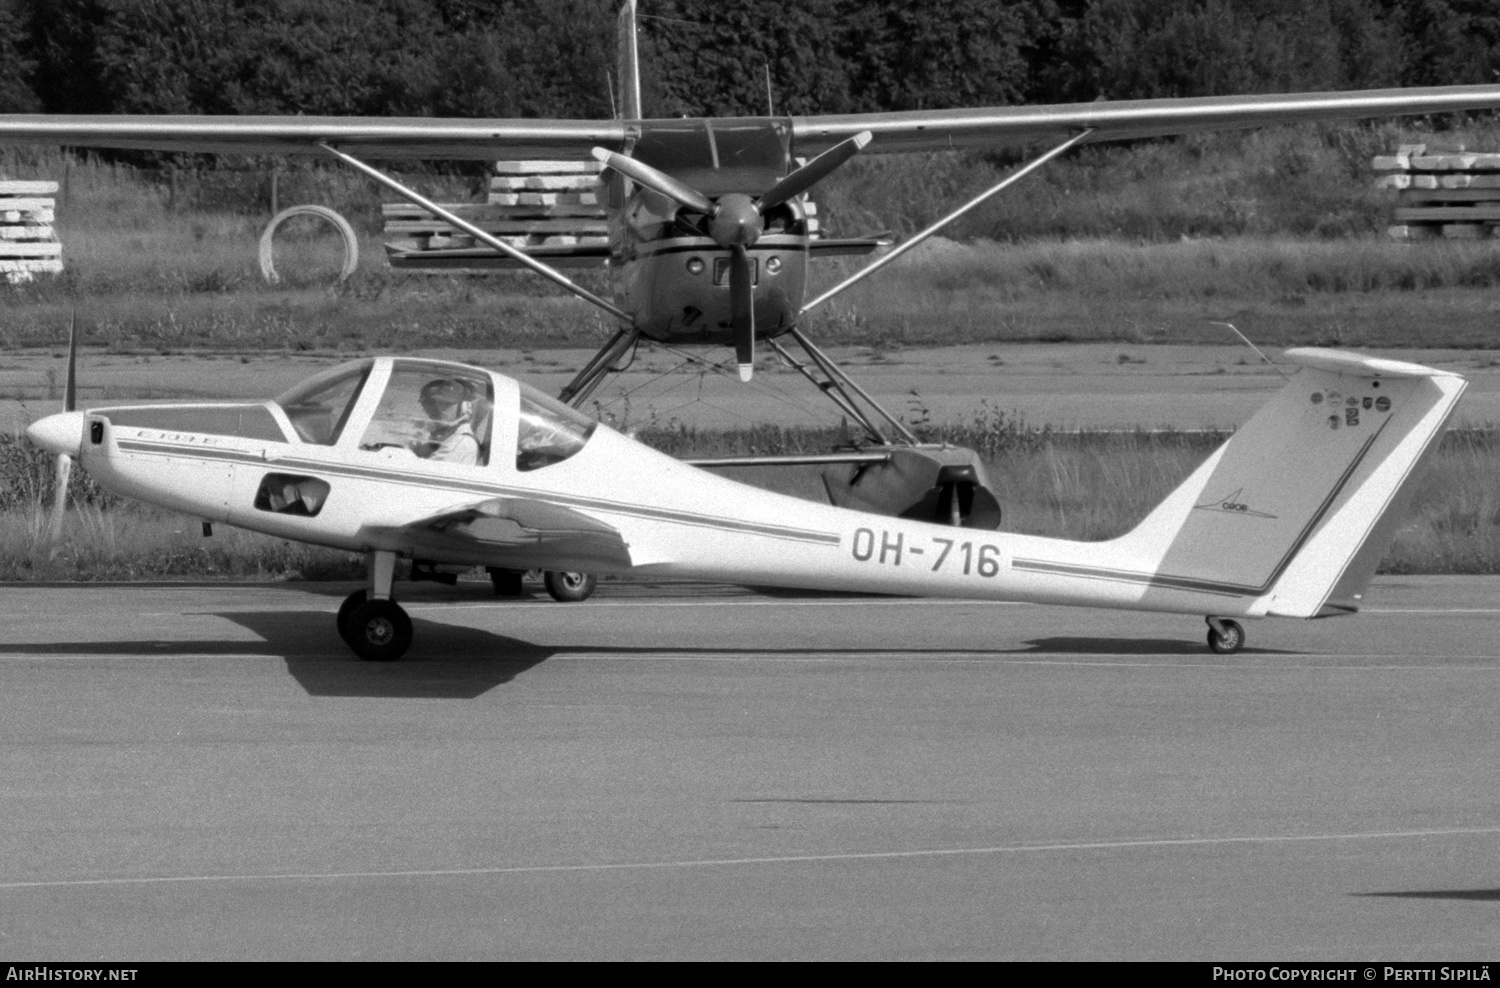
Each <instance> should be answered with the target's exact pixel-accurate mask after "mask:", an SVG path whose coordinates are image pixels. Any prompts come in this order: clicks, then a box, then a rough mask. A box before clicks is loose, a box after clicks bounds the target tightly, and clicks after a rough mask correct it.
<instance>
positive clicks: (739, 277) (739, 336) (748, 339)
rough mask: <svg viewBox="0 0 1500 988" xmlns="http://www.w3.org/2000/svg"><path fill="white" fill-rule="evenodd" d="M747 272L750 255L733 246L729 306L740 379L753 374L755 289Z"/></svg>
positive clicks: (741, 248) (747, 377) (730, 260)
mask: <svg viewBox="0 0 1500 988" xmlns="http://www.w3.org/2000/svg"><path fill="white" fill-rule="evenodd" d="M752 281H753V278H752V276H751V273H750V252H749V251H748V250H746V249H745V248H744V247H743V246H741V245H739V244H736V245H735V246H734V247H733V248H732V256H731V257H730V259H729V306H730V311H731V318H732V319H733V320H734V359H735V363H737V364H739V369H740V380H741V381H748V380H750V375H751V374H753V373H754V372H755V286H754V284H753V283H752Z"/></svg>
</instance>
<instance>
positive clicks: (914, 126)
mask: <svg viewBox="0 0 1500 988" xmlns="http://www.w3.org/2000/svg"><path fill="white" fill-rule="evenodd" d="M1497 107H1500V85H1485V86H1438V87H1426V88H1419V89H1375V90H1362V91H1354V92H1329V93H1287V94H1265V95H1253V96H1207V97H1193V98H1180V99H1153V100H1126V101H1120V102H1109V101H1096V102H1092V103H1063V104H1054V105H1045V106H997V107H979V108H975V109H953V110H914V111H904V112H893V113H853V114H843V115H836V116H807V117H787V118H784V123H785V126H786V127H788V128H789V130H790V134H791V138H792V141H793V144H794V146H795V148H796V151H797V153H799V154H817V153H820V152H822V151H824V150H826V149H828V148H831V147H833V146H835V145H837V144H839V143H841V142H843V141H845V140H848V139H850V138H853V137H855V136H857V135H859V134H861V133H863V132H865V131H869V132H870V133H871V134H872V136H873V139H872V140H871V141H870V143H869V144H868V145H867V146H866V147H865V148H863V150H862V152H861V153H863V154H890V153H904V152H910V151H944V150H952V149H958V148H1001V147H1018V146H1024V145H1028V144H1034V143H1037V142H1042V141H1047V140H1054V139H1055V140H1062V139H1065V138H1067V137H1070V136H1072V135H1075V134H1080V133H1084V132H1087V133H1088V137H1087V138H1086V140H1087V141H1089V142H1098V141H1112V140H1128V139H1134V138H1142V137H1169V136H1172V135H1176V134H1187V133H1193V132H1197V131H1204V130H1222V129H1234V128H1247V127H1261V126H1267V125H1270V124H1280V123H1295V122H1298V121H1306V120H1350V119H1360V118H1367V117H1384V116H1406V115H1426V114H1434V113H1456V112H1464V111H1470V110H1488V109H1495V108H1497ZM747 119H751V118H747ZM733 122H734V118H715V119H714V125H715V126H716V127H717V126H721V125H732V124H733ZM683 126H684V121H683V120H679V119H670V120H667V119H663V120H651V119H645V120H464V119H453V118H418V117H409V118H393V117H303V116H285V117H248V116H247V117H227V116H73V115H66V114H0V144H47V145H61V146H69V147H90V148H119V149H125V150H153V151H178V152H195V153H197V152H201V153H211V154H317V153H322V146H323V145H331V146H334V147H338V148H341V149H343V150H344V151H346V152H348V153H350V154H354V155H358V156H360V157H362V158H370V159H378V160H392V159H414V158H415V159H442V160H473V161H487V160H491V159H494V158H497V157H499V158H528V157H537V158H587V157H588V156H589V153H590V152H591V151H592V150H593V149H594V148H596V147H602V148H607V149H610V150H615V151H619V150H624V149H625V148H626V147H627V146H628V145H629V144H630V143H631V142H633V141H635V140H637V139H639V138H640V137H641V136H642V135H644V134H649V133H651V132H653V131H660V130H680V129H681V128H682V127H683Z"/></svg>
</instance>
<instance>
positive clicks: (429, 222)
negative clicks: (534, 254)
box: [384, 161, 609, 251]
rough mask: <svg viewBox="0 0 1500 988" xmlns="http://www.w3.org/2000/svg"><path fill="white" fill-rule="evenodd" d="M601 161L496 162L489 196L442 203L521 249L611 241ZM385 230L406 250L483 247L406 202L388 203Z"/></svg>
mask: <svg viewBox="0 0 1500 988" xmlns="http://www.w3.org/2000/svg"><path fill="white" fill-rule="evenodd" d="M602 168H603V166H602V165H600V164H599V162H597V161H497V162H495V167H494V175H493V177H492V178H491V179H490V192H489V198H488V200H487V201H486V202H482V203H473V202H466V203H453V204H449V203H442V204H441V205H442V206H443V208H444V209H447V210H449V211H451V212H452V213H454V214H455V215H456V216H458V217H459V218H461V219H463V220H466V221H468V222H470V223H473V224H474V225H475V226H477V227H479V228H480V229H481V230H483V231H484V232H485V233H488V234H491V235H493V236H496V237H499V238H500V239H501V240H503V241H505V242H506V243H508V244H511V245H513V246H516V247H543V246H546V247H559V246H565V245H569V244H589V243H600V244H602V243H606V242H607V241H608V239H609V237H608V233H609V229H608V223H607V221H606V217H605V212H604V207H603V205H601V203H600V187H599V172H600V171H601V169H602ZM384 213H385V232H386V235H387V237H388V238H392V240H393V242H392V246H396V247H400V248H402V249H405V250H416V251H425V250H444V249H451V248H463V247H475V246H481V247H482V246H483V244H482V243H480V244H476V243H475V242H474V238H473V237H472V236H469V235H468V234H465V233H463V232H462V231H460V230H456V229H454V228H453V227H451V226H449V225H448V224H447V223H445V222H443V221H442V220H439V219H437V218H435V217H434V216H432V214H430V213H428V212H427V211H426V210H424V209H422V208H420V207H418V206H412V205H409V204H406V203H393V204H387V205H386V206H385V207H384Z"/></svg>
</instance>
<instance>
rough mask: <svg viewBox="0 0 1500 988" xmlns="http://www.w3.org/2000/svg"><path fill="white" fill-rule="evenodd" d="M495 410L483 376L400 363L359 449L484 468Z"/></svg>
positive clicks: (470, 371) (492, 394)
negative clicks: (392, 452)
mask: <svg viewBox="0 0 1500 988" xmlns="http://www.w3.org/2000/svg"><path fill="white" fill-rule="evenodd" d="M494 407H495V388H494V385H493V383H492V382H491V380H490V377H489V375H488V374H485V373H484V372H483V371H478V370H473V369H470V368H465V367H460V366H458V365H454V364H437V363H425V362H421V361H405V360H398V361H396V362H395V364H394V365H393V367H392V369H391V375H390V378H389V380H388V381H387V382H386V385H385V392H384V393H383V394H382V395H381V396H380V404H379V405H377V406H376V408H375V414H374V416H373V417H372V418H371V419H370V424H369V425H368V426H366V427H365V432H364V435H363V436H362V437H361V438H360V440H359V448H360V449H363V450H368V451H373V452H383V451H395V455H411V456H415V457H417V458H419V459H423V460H431V461H434V462H441V463H449V464H454V465H457V466H484V465H485V464H486V463H488V462H489V447H490V428H491V424H492V422H493V420H494V416H493V415H492V414H491V411H492V410H493V409H494ZM387 455H392V454H391V453H390V452H387Z"/></svg>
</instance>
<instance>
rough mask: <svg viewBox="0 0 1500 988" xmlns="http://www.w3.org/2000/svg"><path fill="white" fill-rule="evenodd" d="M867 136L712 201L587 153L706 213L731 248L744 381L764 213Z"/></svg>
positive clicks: (713, 232)
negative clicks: (755, 188)
mask: <svg viewBox="0 0 1500 988" xmlns="http://www.w3.org/2000/svg"><path fill="white" fill-rule="evenodd" d="M871 136H872V135H871V132H870V131H868V130H866V131H863V132H861V133H858V134H855V135H854V136H853V137H851V138H849V139H848V140H845V141H841V142H840V143H838V144H835V145H834V146H833V147H831V148H829V149H828V150H827V151H824V152H823V153H822V154H820V155H818V156H817V157H816V158H814V159H812V160H811V161H809V162H808V163H807V164H805V165H803V166H801V167H800V168H798V169H796V170H795V171H793V172H791V173H789V174H788V175H786V176H785V177H783V178H782V179H781V180H780V181H778V182H777V183H776V184H775V185H773V186H771V187H770V188H769V189H767V190H766V191H765V192H763V193H761V194H760V196H758V197H752V196H748V195H745V194H744V193H741V192H730V193H727V194H725V195H722V196H720V197H719V198H718V199H716V200H715V199H710V198H709V197H708V196H706V195H704V194H703V193H701V192H699V191H698V190H697V189H695V188H693V187H692V186H690V185H688V184H687V183H686V182H682V181H679V180H678V179H675V178H673V177H672V176H671V175H668V174H667V173H666V172H663V171H660V170H659V169H657V168H654V167H652V166H651V165H648V164H646V163H645V162H644V161H638V160H637V159H635V158H629V157H626V156H625V155H623V154H619V153H617V152H614V151H610V150H608V149H606V148H601V147H596V148H594V150H593V151H592V154H593V156H594V158H595V159H597V160H598V161H601V162H603V163H604V164H605V165H606V166H608V167H609V168H613V169H614V170H615V171H617V172H619V173H620V174H622V175H624V176H626V177H628V178H630V179H631V180H633V181H635V182H636V183H638V184H640V185H643V186H645V187H646V188H648V189H651V190H652V191H654V192H658V193H660V194H661V195H664V196H666V197H667V198H668V199H671V200H672V201H673V202H675V203H677V204H678V205H680V206H681V207H682V208H683V209H685V210H688V211H689V212H693V213H697V214H699V215H701V216H705V217H707V218H708V224H707V230H706V232H707V234H708V236H709V237H710V238H712V239H713V241H714V243H716V244H718V245H719V246H720V247H723V248H724V249H725V250H728V251H729V252H730V261H729V306H730V311H731V313H732V319H733V324H734V354H735V361H736V362H737V363H738V364H739V371H740V380H742V381H748V380H750V375H751V373H752V372H753V370H754V367H755V293H754V285H753V280H754V276H753V275H752V273H751V268H750V252H749V248H751V247H753V246H755V242H756V241H757V240H759V239H760V235H761V232H762V230H763V229H764V220H765V215H766V213H767V212H769V211H770V210H772V209H774V208H775V207H777V206H779V205H781V204H782V203H784V202H786V201H787V200H788V199H791V198H794V197H795V196H799V195H801V194H802V193H804V192H806V191H807V190H808V189H810V188H812V187H813V186H814V185H816V184H817V183H818V182H819V181H821V180H822V179H823V178H825V177H827V175H828V174H829V173H830V172H832V171H833V170H834V169H835V168H838V167H839V166H840V165H842V164H843V163H844V162H846V161H848V160H849V159H850V158H852V157H854V156H855V155H856V154H858V153H859V152H860V151H861V150H862V149H863V148H864V146H865V145H866V144H868V143H870V138H871Z"/></svg>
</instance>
